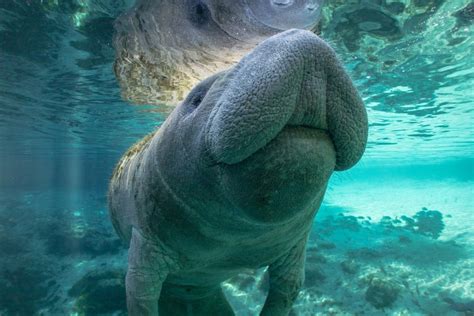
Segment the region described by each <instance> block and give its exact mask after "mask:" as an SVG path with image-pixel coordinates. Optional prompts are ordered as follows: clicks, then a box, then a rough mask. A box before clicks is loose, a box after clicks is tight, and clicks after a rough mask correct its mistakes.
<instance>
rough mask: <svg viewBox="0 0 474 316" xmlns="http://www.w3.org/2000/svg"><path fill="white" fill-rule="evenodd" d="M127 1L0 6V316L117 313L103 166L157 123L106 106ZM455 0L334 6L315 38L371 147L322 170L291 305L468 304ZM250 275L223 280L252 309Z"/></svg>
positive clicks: (471, 178)
mask: <svg viewBox="0 0 474 316" xmlns="http://www.w3.org/2000/svg"><path fill="white" fill-rule="evenodd" d="M130 6H131V3H128V2H127V1H125V0H123V1H112V0H110V1H98V0H89V1H86V0H77V1H76V0H69V1H60V0H56V1H53V0H51V1H36V0H24V1H23V0H16V1H13V0H11V1H10V0H0V315H33V314H42V315H98V314H108V315H111V314H114V313H116V314H123V313H125V305H124V304H125V301H124V292H123V275H124V265H125V260H126V250H125V249H124V248H123V247H122V246H121V244H120V243H119V241H118V239H117V237H116V236H115V234H114V232H113V230H112V228H111V225H110V223H109V218H108V213H107V205H106V189H107V183H108V179H109V177H110V175H111V172H112V169H113V167H114V165H115V163H116V162H117V161H118V159H119V158H120V156H121V155H122V154H123V152H124V151H125V150H126V149H127V148H128V147H129V146H130V145H131V144H132V143H134V142H135V141H136V140H138V139H139V138H141V137H142V136H144V135H145V134H147V133H148V132H150V131H152V130H153V129H154V128H156V127H157V126H159V125H160V124H161V123H162V122H163V120H164V119H165V117H166V114H164V113H163V111H160V108H159V106H156V105H139V106H136V105H130V104H129V103H127V102H124V101H122V99H121V97H120V89H119V87H118V85H117V83H116V80H115V77H114V74H113V72H112V63H113V61H114V49H113V47H112V34H113V22H114V20H115V18H116V17H117V16H118V14H120V12H123V11H124V10H126V9H128V8H129V7H130ZM473 6H474V5H473V3H471V2H469V1H442V0H425V1H423V0H411V1H400V2H394V1H347V2H343V1H332V2H329V3H328V4H327V5H326V7H325V8H324V9H323V18H322V22H321V36H322V37H323V38H324V39H325V40H327V41H328V42H329V43H331V45H332V46H333V47H334V49H335V50H336V52H337V53H338V54H339V56H340V57H341V59H342V60H343V62H344V64H345V65H346V67H347V69H348V71H349V73H350V74H351V76H352V78H353V80H354V82H355V83H356V86H357V87H358V89H359V91H360V92H361V95H362V97H363V99H364V101H365V103H366V106H367V110H368V114H369V124H370V126H369V129H370V132H369V144H368V147H367V151H366V154H365V155H364V157H363V159H362V160H361V161H360V163H359V164H358V165H357V166H356V167H355V168H353V169H351V170H349V171H347V172H341V173H337V174H335V175H333V177H332V178H331V181H330V184H329V188H328V191H327V193H326V196H325V201H324V204H323V206H322V208H321V210H320V212H319V213H318V216H317V218H316V222H315V225H314V232H313V235H312V237H311V242H310V245H309V247H308V255H307V256H308V257H307V267H306V283H305V286H304V289H303V291H302V292H301V293H300V296H299V297H298V300H297V302H296V304H295V307H294V314H295V315H330V314H331V315H353V314H359V315H360V314H366V315H472V313H473V312H474V282H473V280H474V276H473V272H472V271H474V255H473V254H474V249H473V241H474V234H473V230H472V222H474V218H473V215H472V214H473V211H474V128H473V126H474V114H473V110H474V101H473V100H474V88H473V87H474V67H473V65H474V60H473V58H474V57H473V56H474V55H473V54H472V52H473V48H474V45H473V40H472V38H473V14H474V13H473V11H474V8H473ZM262 274H263V271H259V272H258V273H252V274H249V275H241V276H238V277H237V278H236V279H234V280H230V281H229V282H228V283H225V284H224V285H223V287H224V289H225V291H226V294H227V295H228V298H229V300H230V301H231V303H232V304H233V306H234V308H235V310H236V312H237V313H238V315H257V314H258V311H259V308H261V304H262V302H263V293H264V291H265V284H264V280H265V279H264V278H262Z"/></svg>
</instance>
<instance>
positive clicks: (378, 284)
mask: <svg viewBox="0 0 474 316" xmlns="http://www.w3.org/2000/svg"><path fill="white" fill-rule="evenodd" d="M399 293H400V286H399V285H398V284H397V283H395V282H393V281H391V280H389V279H385V278H380V277H378V276H371V277H370V280H369V286H368V288H367V291H366V292H365V299H366V300H367V301H368V302H369V303H370V304H372V305H373V306H374V307H375V308H377V309H384V308H387V307H390V306H391V305H392V304H393V303H394V302H395V301H396V300H397V298H398V294H399Z"/></svg>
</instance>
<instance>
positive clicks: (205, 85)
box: [183, 72, 223, 112]
mask: <svg viewBox="0 0 474 316" xmlns="http://www.w3.org/2000/svg"><path fill="white" fill-rule="evenodd" d="M222 75H223V72H219V73H217V74H215V75H213V76H211V77H209V78H206V79H204V80H203V81H201V82H200V83H199V84H198V85H196V86H195V87H194V88H193V89H192V90H191V92H189V94H188V96H187V98H186V99H185V100H184V101H183V105H184V107H185V108H186V109H187V111H188V112H192V111H194V110H195V109H196V108H197V107H198V106H199V105H200V104H201V102H202V100H204V98H205V97H206V95H207V92H208V91H209V89H210V88H211V87H212V85H213V84H214V82H215V81H216V80H217V78H219V77H221V76H222Z"/></svg>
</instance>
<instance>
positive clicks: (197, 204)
mask: <svg viewBox="0 0 474 316" xmlns="http://www.w3.org/2000/svg"><path fill="white" fill-rule="evenodd" d="M367 133H368V124H367V115H366V110H365V107H364V105H363V102H362V100H361V98H360V97H359V95H358V93H357V91H356V89H355V87H354V85H353V83H352V81H351V79H350V78H349V76H348V75H347V73H346V72H345V70H344V68H343V66H342V65H341V63H340V62H339V61H338V59H337V57H336V55H335V53H334V51H333V50H332V49H331V48H330V47H329V46H328V44H326V43H325V42H324V41H323V40H321V39H320V38H319V37H318V36H317V35H315V34H314V33H312V32H309V31H305V30H296V29H292V30H288V31H285V32H282V33H279V34H277V35H275V36H272V37H270V38H269V39H267V40H265V41H263V42H262V43H261V44H259V45H258V46H257V47H256V48H255V49H254V50H253V51H251V52H250V53H249V54H248V55H246V56H245V57H243V58H242V60H241V61H240V62H239V63H238V64H236V65H235V66H233V67H231V68H230V69H228V70H226V71H223V72H220V73H217V74H215V75H213V76H211V77H209V78H207V79H205V80H203V81H202V82H201V83H199V84H198V85H196V86H195V87H194V88H193V89H192V90H191V92H190V93H189V95H188V96H187V97H186V99H185V100H184V101H183V102H182V103H180V104H179V105H178V106H177V107H176V108H175V109H174V110H173V112H172V113H171V114H170V116H169V117H168V118H167V119H166V121H165V122H164V123H163V124H162V126H161V127H160V128H159V129H158V130H157V131H156V132H154V133H152V134H150V135H148V136H147V137H145V138H144V139H143V140H142V141H140V142H139V143H137V144H136V145H135V146H133V147H132V148H131V149H130V150H129V151H128V152H127V153H126V154H125V155H124V156H123V158H122V159H121V161H120V162H119V163H118V165H117V167H116V169H115V171H114V174H113V176H112V179H111V182H110V188H109V209H110V214H111V219H112V222H113V226H114V227H115V229H116V231H117V233H118V234H119V235H120V237H121V238H122V239H123V240H124V241H125V242H126V243H128V244H129V258H128V270H127V276H126V292H127V306H128V310H129V314H130V315H157V314H158V311H159V313H160V315H233V314H234V312H233V311H232V308H231V306H230V305H229V303H228V302H227V300H226V298H225V296H224V294H223V292H222V289H221V287H220V284H221V282H223V281H225V280H227V279H229V278H231V277H234V276H236V275H238V274H239V273H242V272H244V271H249V269H250V270H251V269H258V268H262V267H268V269H267V271H268V279H269V292H268V296H267V298H266V301H265V304H264V306H263V309H262V311H261V314H260V315H271V316H277V315H288V313H289V312H290V310H291V307H292V304H293V302H294V300H295V298H296V297H297V295H298V292H299V289H300V287H301V286H302V284H303V281H304V280H303V279H304V265H305V248H306V243H307V240H308V235H309V233H310V230H311V226H312V222H313V219H314V217H315V215H316V212H317V210H318V208H319V206H320V204H321V201H322V199H323V195H324V192H325V190H326V187H327V183H328V179H329V177H330V176H331V174H332V173H333V171H334V170H336V171H338V170H345V169H348V168H350V167H352V166H353V165H354V164H355V163H356V162H357V161H358V160H359V159H360V158H361V156H362V154H363V152H364V150H365V146H366V141H367Z"/></svg>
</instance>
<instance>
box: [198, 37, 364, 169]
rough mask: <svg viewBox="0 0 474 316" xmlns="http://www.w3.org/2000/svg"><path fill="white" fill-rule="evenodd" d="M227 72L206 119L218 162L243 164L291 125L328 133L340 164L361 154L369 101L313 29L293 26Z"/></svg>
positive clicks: (349, 162) (345, 165)
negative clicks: (362, 95) (223, 84)
mask: <svg viewBox="0 0 474 316" xmlns="http://www.w3.org/2000/svg"><path fill="white" fill-rule="evenodd" d="M226 77H227V78H228V79H227V81H228V82H227V83H226V85H225V89H223V91H222V93H221V96H220V97H219V99H218V100H217V101H216V104H215V106H214V108H213V110H212V112H211V114H210V117H209V120H208V123H207V134H208V137H207V142H208V147H209V150H210V152H211V154H212V156H213V158H214V159H215V160H216V161H218V162H221V163H225V164H229V165H232V164H237V163H240V162H242V161H244V160H245V159H248V158H249V157H251V156H252V155H253V154H255V153H256V152H257V151H258V150H260V149H262V148H263V147H265V146H267V145H268V144H269V143H271V142H272V141H273V140H274V139H275V138H276V137H277V136H278V135H279V134H281V133H284V132H285V131H286V130H287V129H288V128H289V127H304V128H307V129H317V130H322V131H325V132H326V133H327V135H328V136H329V138H330V140H331V141H332V143H333V146H334V149H335V155H336V162H335V169H336V170H344V169H348V168H350V167H352V166H353V165H354V164H355V163H356V162H357V161H358V160H359V159H360V158H361V156H362V154H363V152H364V150H365V146H366V142H367V127H368V124H367V115H366V111H365V108H364V105H363V102H362V100H361V98H360V97H359V95H358V93H357V91H356V89H355V87H354V85H353V83H352V81H351V79H350V78H349V76H348V75H347V74H346V72H345V71H344V68H343V67H342V65H341V64H340V62H339V61H338V59H337V57H336V55H335V53H334V51H333V50H332V49H331V48H330V47H329V45H327V44H326V43H325V42H324V41H323V40H321V39H320V38H319V37H318V36H316V35H314V34H313V33H311V32H308V31H302V30H289V31H286V32H283V33H280V34H278V35H276V36H273V37H271V38H269V39H267V40H266V41H264V42H263V43H261V44H260V45H259V46H258V47H257V48H256V49H254V50H253V51H252V52H251V53H250V54H248V55H247V56H245V57H244V58H243V59H242V60H241V61H240V63H239V64H238V65H237V66H236V67H235V68H234V69H233V70H231V71H230V72H229V73H228V74H227V75H226ZM294 136H295V135H294ZM297 137H298V136H297V135H296V138H297ZM318 137H319V136H318ZM318 137H314V139H315V140H317V138H318ZM291 142H292V140H288V144H286V145H282V146H284V147H285V146H290V143H291ZM305 146H311V144H306V145H305ZM299 159H301V160H307V158H306V157H304V156H301V157H299Z"/></svg>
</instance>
